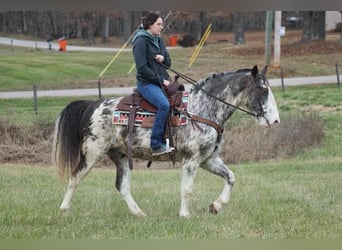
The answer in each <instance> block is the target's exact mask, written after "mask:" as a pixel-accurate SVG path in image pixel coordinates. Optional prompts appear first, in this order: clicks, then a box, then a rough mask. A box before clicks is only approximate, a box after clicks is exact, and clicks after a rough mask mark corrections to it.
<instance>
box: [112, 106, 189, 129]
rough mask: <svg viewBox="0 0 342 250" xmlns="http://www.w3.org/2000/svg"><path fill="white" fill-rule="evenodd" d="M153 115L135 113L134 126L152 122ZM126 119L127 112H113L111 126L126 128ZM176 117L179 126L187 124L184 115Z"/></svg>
mask: <svg viewBox="0 0 342 250" xmlns="http://www.w3.org/2000/svg"><path fill="white" fill-rule="evenodd" d="M155 115H156V114H155V113H150V112H137V113H136V115H135V119H134V126H138V127H141V125H142V124H143V123H144V122H146V123H150V122H151V119H153V120H154V117H155ZM128 117H129V112H127V111H121V110H115V111H113V119H112V124H115V125H125V126H126V125H128ZM176 117H177V118H178V119H179V124H180V126H184V125H187V124H188V119H187V117H186V116H185V115H183V114H178V115H176ZM152 125H153V123H152Z"/></svg>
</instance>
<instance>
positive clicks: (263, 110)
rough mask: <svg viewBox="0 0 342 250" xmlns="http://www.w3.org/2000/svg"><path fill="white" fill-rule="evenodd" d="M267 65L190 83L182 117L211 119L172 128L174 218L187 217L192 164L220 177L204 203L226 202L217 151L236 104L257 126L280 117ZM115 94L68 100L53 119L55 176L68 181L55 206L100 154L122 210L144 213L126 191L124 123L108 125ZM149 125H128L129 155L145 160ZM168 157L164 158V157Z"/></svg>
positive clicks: (229, 184) (230, 181)
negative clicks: (177, 200)
mask: <svg viewBox="0 0 342 250" xmlns="http://www.w3.org/2000/svg"><path fill="white" fill-rule="evenodd" d="M266 71H267V66H265V67H264V68H263V69H262V71H259V69H258V67H257V66H254V67H253V68H251V69H240V70H237V71H233V72H219V73H211V74H209V75H208V76H207V77H206V78H204V79H200V80H198V81H197V82H196V84H194V86H193V87H191V89H190V91H189V96H188V103H187V109H186V113H187V114H186V117H187V119H189V120H192V119H193V117H200V118H202V119H204V120H209V121H211V122H212V124H206V123H202V122H195V123H196V126H194V125H193V122H189V123H188V124H187V125H186V126H179V127H177V128H175V129H176V130H177V143H176V156H177V159H178V161H179V162H180V164H181V165H182V168H181V169H182V170H181V171H182V177H181V189H180V190H181V194H180V195H181V204H180V209H179V216H180V217H189V216H190V211H189V202H190V199H191V194H192V191H193V186H194V180H195V176H196V171H197V169H198V167H200V168H202V169H205V170H207V171H209V172H210V173H213V174H215V175H218V176H220V177H222V178H223V182H224V185H223V190H222V192H221V194H220V195H219V196H218V198H217V199H216V200H214V201H213V202H212V203H211V204H210V206H209V212H211V213H218V212H219V211H220V210H221V209H222V208H223V206H224V205H225V204H227V203H228V201H229V198H230V194H231V190H232V188H233V185H234V182H235V178H234V174H233V172H232V171H231V170H230V169H229V168H228V166H227V165H226V164H225V163H224V162H223V161H222V159H221V158H220V156H219V153H220V152H221V149H222V148H223V144H224V137H223V136H222V135H223V133H224V130H223V128H224V124H225V122H226V121H227V120H228V119H229V118H230V117H231V116H232V114H233V113H234V112H235V111H236V110H238V109H240V110H244V111H245V112H246V113H248V114H250V115H251V117H254V118H255V119H256V121H257V122H258V123H259V125H261V126H267V127H269V126H271V125H273V124H277V123H279V122H280V119H279V113H278V108H277V104H276V101H275V99H274V96H273V94H272V91H271V87H270V85H269V83H268V80H267V78H266V76H265V74H266ZM119 101H120V98H110V99H105V100H96V101H91V100H78V101H74V102H71V103H70V104H68V105H67V106H66V107H65V108H64V109H63V110H62V111H61V113H60V114H59V116H58V117H57V120H56V123H55V133H54V140H53V149H52V159H53V162H54V164H55V165H56V166H57V168H58V170H59V172H60V174H61V176H68V178H69V183H68V186H67V191H66V193H65V195H64V199H63V201H62V204H61V205H60V209H61V210H62V211H68V210H69V209H70V207H71V201H72V197H73V196H74V193H75V190H76V189H77V187H78V186H79V184H80V182H81V180H82V179H84V177H86V176H87V175H88V173H89V172H90V171H91V170H92V169H93V168H94V166H95V165H96V164H97V163H98V162H99V161H100V160H101V159H103V158H104V157H105V156H109V158H110V159H111V160H112V161H113V163H114V164H115V166H116V182H115V186H116V188H117V190H118V191H119V192H120V194H121V196H122V197H123V199H124V200H125V201H126V203H127V206H128V209H129V210H130V212H131V213H133V214H134V215H137V216H146V214H145V213H144V212H143V210H142V209H141V208H140V207H139V206H138V204H137V202H136V201H135V199H134V198H133V196H132V194H131V187H130V177H131V173H132V170H131V169H130V168H129V164H128V157H127V150H128V148H127V145H128V144H127V142H128V132H127V127H126V126H123V125H115V124H113V122H112V121H113V113H114V112H115V110H117V105H118V103H119ZM150 135H151V129H150V128H145V127H142V126H136V127H134V136H133V139H132V152H133V157H135V158H139V159H146V160H151V152H150V148H149V145H150V139H149V138H150ZM166 160H169V159H166Z"/></svg>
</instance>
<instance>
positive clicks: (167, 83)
mask: <svg viewBox="0 0 342 250" xmlns="http://www.w3.org/2000/svg"><path fill="white" fill-rule="evenodd" d="M163 85H164V86H165V88H167V87H168V86H169V85H170V81H169V80H164V81H163Z"/></svg>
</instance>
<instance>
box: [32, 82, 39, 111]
mask: <svg viewBox="0 0 342 250" xmlns="http://www.w3.org/2000/svg"><path fill="white" fill-rule="evenodd" d="M32 88H33V108H34V113H35V114H36V115H37V114H38V108H37V87H36V84H33V86H32Z"/></svg>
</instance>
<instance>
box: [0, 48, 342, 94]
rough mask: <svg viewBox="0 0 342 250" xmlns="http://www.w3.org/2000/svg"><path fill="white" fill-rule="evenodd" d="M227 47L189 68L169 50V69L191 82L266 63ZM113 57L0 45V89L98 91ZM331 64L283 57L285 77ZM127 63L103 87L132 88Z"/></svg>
mask: <svg viewBox="0 0 342 250" xmlns="http://www.w3.org/2000/svg"><path fill="white" fill-rule="evenodd" d="M260 46H263V45H262V44H261V45H260ZM242 48H243V47H242ZM232 49H234V46H232V45H227V44H210V45H208V46H204V47H203V48H202V49H201V51H200V54H199V55H198V57H197V58H196V60H195V62H194V63H193V65H192V67H191V68H189V59H190V57H191V55H192V54H193V51H194V48H179V49H173V50H170V51H169V52H170V55H171V57H172V68H173V69H175V70H177V71H180V72H181V73H183V74H185V75H187V76H189V77H191V78H193V79H200V78H204V77H206V76H207V74H209V73H210V72H214V71H228V70H237V69H239V68H247V67H248V68H251V67H253V66H254V65H255V64H257V65H259V67H260V68H261V67H263V66H264V65H265V59H264V55H260V54H258V53H256V54H254V53H251V54H247V55H239V54H236V53H232V52H231V51H232ZM116 53H117V52H81V51H67V52H65V53H61V52H58V51H48V50H41V49H39V50H36V49H27V48H20V47H10V46H5V45H0V91H11V90H31V89H32V85H33V84H36V85H37V87H38V89H65V88H82V87H83V88H88V87H97V81H98V78H99V75H100V73H101V72H102V71H103V70H104V69H105V67H106V66H107V65H108V63H109V62H110V61H111V60H112V58H113V57H114V56H115V55H116ZM315 62H319V63H315ZM336 63H339V64H342V55H341V54H339V53H335V54H329V56H326V55H311V56H289V57H285V56H284V57H282V68H283V70H284V73H285V77H299V76H320V75H333V74H335V64H336ZM132 65H133V56H132V53H131V52H126V51H123V52H122V53H121V54H120V56H118V57H117V59H116V60H115V61H114V63H112V64H111V66H110V67H109V68H108V70H107V71H106V72H105V73H104V75H103V76H102V79H103V82H102V85H103V87H114V86H120V85H124V86H134V85H135V81H136V80H135V71H133V72H132V73H130V74H128V72H129V70H130V68H131V66H132ZM171 75H172V74H171ZM268 77H269V78H270V79H271V78H279V77H280V73H279V70H271V69H270V70H269V72H268Z"/></svg>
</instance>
